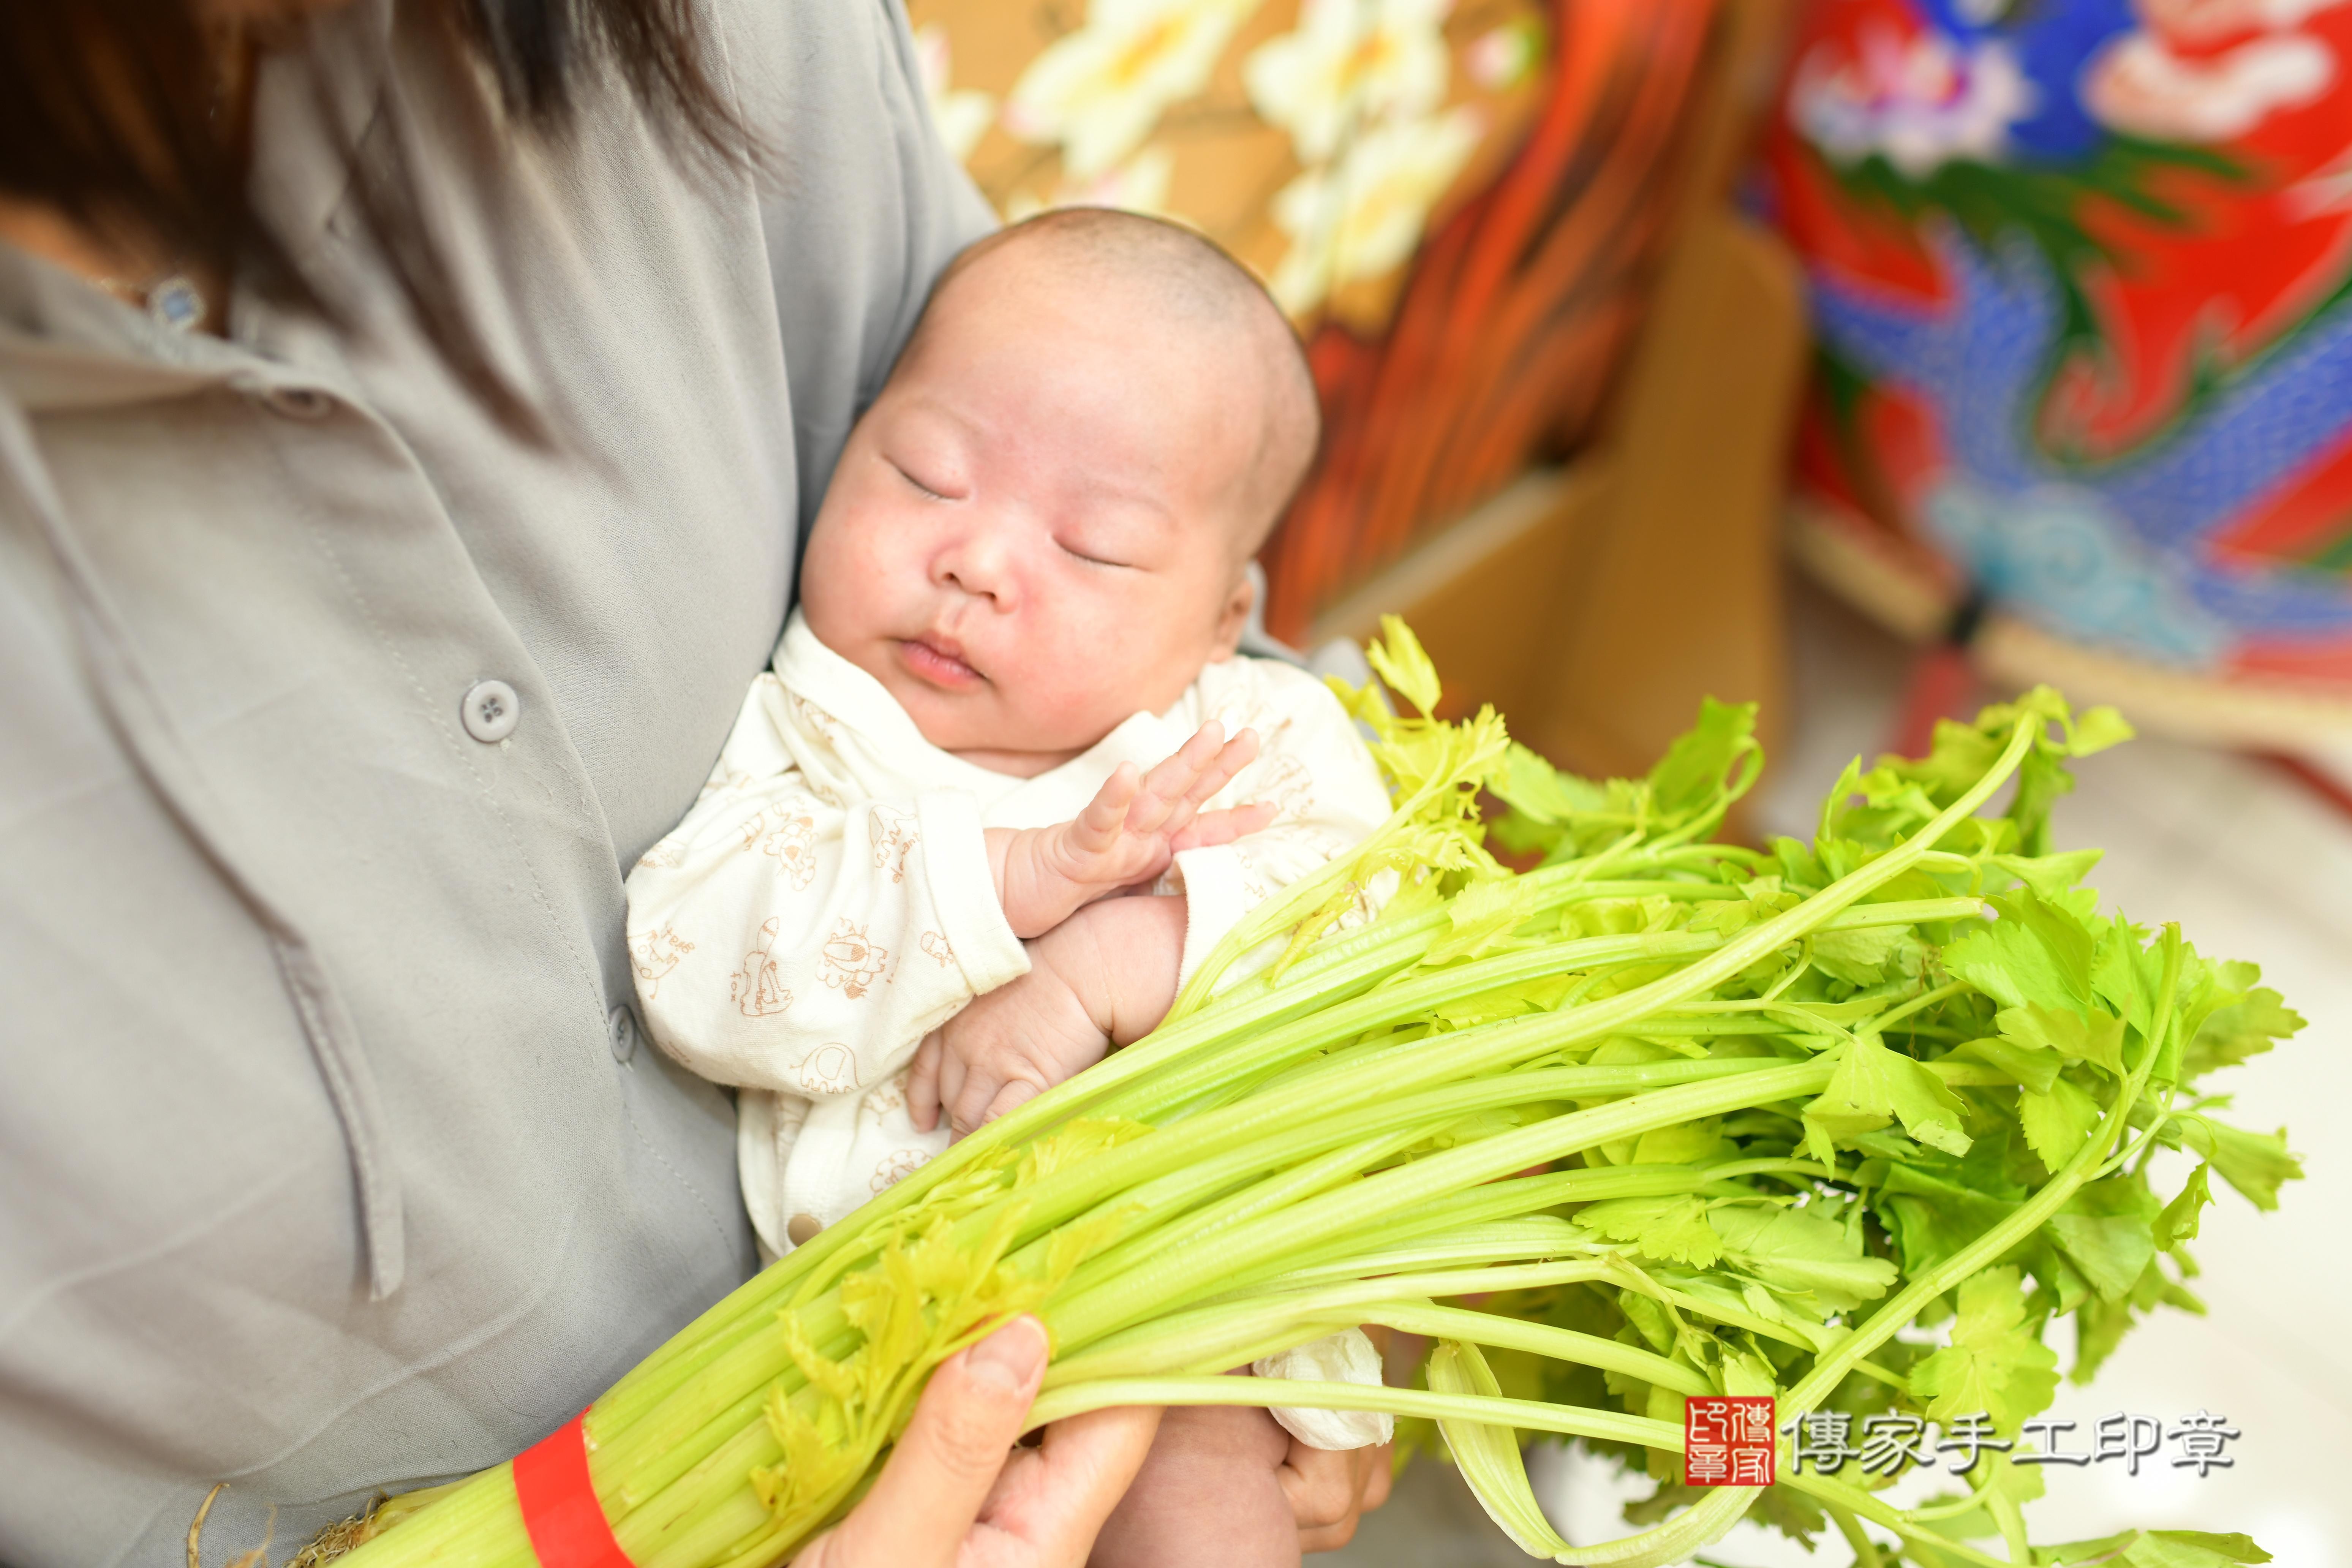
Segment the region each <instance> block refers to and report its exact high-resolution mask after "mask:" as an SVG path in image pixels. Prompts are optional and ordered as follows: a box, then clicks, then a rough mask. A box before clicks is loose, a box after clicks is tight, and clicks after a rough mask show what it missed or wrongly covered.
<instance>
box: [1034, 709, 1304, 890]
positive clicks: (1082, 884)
mask: <svg viewBox="0 0 2352 1568" xmlns="http://www.w3.org/2000/svg"><path fill="white" fill-rule="evenodd" d="M1256 756H1257V734H1256V732H1255V731H1251V730H1244V731H1242V732H1241V733H1240V734H1238V735H1236V736H1234V738H1233V739H1232V740H1230V741H1227V740H1226V739H1225V738H1224V731H1223V727H1222V726H1220V725H1218V724H1217V723H1216V722H1215V721H1210V722H1208V723H1206V724H1203V725H1202V726H1201V730H1200V732H1199V733H1198V734H1196V735H1194V736H1193V737H1192V739H1191V740H1189V741H1187V742H1184V744H1183V746H1182V747H1181V749H1180V750H1179V751H1178V752H1177V753H1176V754H1175V755H1174V756H1172V757H1170V758H1169V759H1168V760H1167V761H1166V762H1164V763H1160V765H1159V766H1158V767H1156V768H1153V769H1152V770H1151V772H1150V774H1148V775H1143V776H1139V775H1138V773H1137V772H1136V769H1135V765H1134V764H1133V763H1120V764H1119V767H1118V772H1117V773H1113V774H1111V776H1110V778H1109V779H1108V781H1107V782H1106V783H1105V784H1103V786H1102V789H1101V790H1100V791H1099V792H1098V793H1097V795H1095V798H1094V802H1093V804H1092V805H1088V806H1087V808H1086V810H1085V811H1083V812H1081V813H1079V814H1078V817H1077V820H1076V821H1075V822H1065V823H1060V824H1058V825H1056V826H1052V827H1036V828H1028V829H1024V830H1023V831H1021V832H1017V833H1013V832H1006V831H1004V830H1003V829H992V831H991V832H990V833H989V835H988V838H989V850H990V853H991V856H992V858H994V859H995V861H996V867H997V877H996V886H997V892H998V896H999V897H1000V898H1001V899H1002V900H1003V905H1004V918H1005V920H1006V921H1009V922H1010V923H1011V924H1012V927H1013V934H1015V935H1016V936H1022V937H1032V936H1038V935H1042V934H1043V933H1045V932H1046V931H1051V930H1053V929H1054V928H1055V926H1057V925H1059V924H1061V923H1062V921H1065V920H1066V919H1068V918H1069V915H1070V913H1071V912H1072V911H1073V910H1076V909H1078V908H1079V907H1080V906H1081V905H1084V904H1087V903H1091V902H1092V901H1093V900H1097V899H1099V898H1101V897H1103V896H1104V895H1105V894H1107V893H1114V892H1117V891H1118V890H1120V889H1124V888H1130V887H1134V886H1137V885H1138V884H1140V883H1143V882H1148V881H1150V879H1152V878H1154V877H1157V876H1159V875H1160V873H1161V872H1162V871H1165V870H1166V869H1168V867H1169V863H1170V862H1171V861H1172V860H1174V859H1175V858H1176V855H1177V853H1178V851H1180V850H1184V849H1194V848H1200V847H1204V846H1207V845H1213V844H1230V843H1231V842H1233V841H1234V839H1236V838H1239V837H1244V835H1246V834H1251V833H1255V832H1257V831H1258V830H1259V829H1261V828H1263V827H1265V826H1266V825H1267V824H1268V823H1270V822H1272V821H1273V820H1274V816H1275V808H1274V807H1273V806H1271V805H1265V804H1262V803H1261V804H1254V805H1244V806H1237V807H1235V808H1234V809H1233V810H1231V811H1210V812H1204V811H1202V809H1201V805H1202V802H1204V801H1206V800H1208V799H1209V798H1210V797H1211V796H1212V795H1215V794H1216V793H1217V792H1218V791H1219V790H1221V789H1223V788H1224V787H1225V785H1226V784H1230V783H1231V782H1232V781H1233V777H1234V774H1235V773H1240V772H1241V771H1242V770H1243V769H1244V768H1245V767H1247V766H1249V764H1250V763H1251V761H1252V760H1253V759H1255V757H1256Z"/></svg>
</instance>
